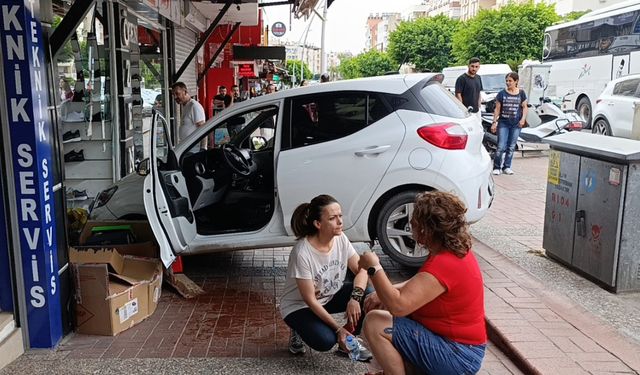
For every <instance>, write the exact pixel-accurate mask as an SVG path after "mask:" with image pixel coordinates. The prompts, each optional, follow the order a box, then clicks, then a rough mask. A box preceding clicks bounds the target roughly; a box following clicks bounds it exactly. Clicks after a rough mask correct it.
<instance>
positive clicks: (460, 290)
mask: <svg viewBox="0 0 640 375" xmlns="http://www.w3.org/2000/svg"><path fill="white" fill-rule="evenodd" d="M466 212H467V209H466V207H465V206H464V203H462V201H461V200H460V199H459V198H457V197H456V196H455V195H453V194H451V193H445V192H425V193H422V194H419V195H418V196H417V197H416V200H415V204H414V209H413V215H412V217H411V229H412V231H413V238H414V239H415V240H416V242H417V243H418V244H420V245H423V246H425V247H426V248H428V249H429V257H428V258H427V260H426V261H425V263H424V264H423V265H422V267H421V268H420V269H419V270H418V273H417V274H416V275H415V276H413V277H412V278H411V279H409V280H407V281H405V282H403V283H400V284H395V285H393V284H391V281H389V278H388V277H387V275H386V274H385V272H384V270H383V269H382V266H381V265H380V260H379V259H378V256H377V255H376V254H375V253H373V252H366V253H364V254H362V255H361V256H360V263H359V265H360V268H361V269H366V270H367V273H368V274H369V278H370V280H371V282H372V283H373V286H374V288H375V292H374V293H371V294H370V295H369V296H368V297H367V298H366V300H365V311H366V312H367V316H366V319H365V322H364V328H363V331H364V336H365V337H366V339H367V342H368V344H369V345H370V347H371V351H372V352H373V358H374V360H375V361H377V362H378V363H379V364H380V365H381V366H382V368H383V370H384V374H385V375H394V374H405V373H406V369H405V364H406V366H407V369H411V368H417V369H418V370H419V371H420V372H421V373H427V374H439V375H448V374H475V373H476V372H478V371H479V370H480V367H481V365H482V360H483V358H484V353H485V346H486V342H487V332H486V328H485V319H484V290H483V282H482V274H481V272H480V267H479V266H478V262H477V260H476V257H475V255H474V254H473V252H472V251H471V235H470V234H469V231H468V225H467V222H466V217H465V213H466Z"/></svg>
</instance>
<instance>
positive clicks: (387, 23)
mask: <svg viewBox="0 0 640 375" xmlns="http://www.w3.org/2000/svg"><path fill="white" fill-rule="evenodd" d="M400 21H402V15H401V14H400V13H379V14H375V15H373V14H370V15H369V17H367V26H366V44H365V48H366V50H372V49H375V50H378V51H386V49H387V46H388V44H389V34H390V33H391V32H393V31H394V30H395V29H396V28H398V25H399V24H400Z"/></svg>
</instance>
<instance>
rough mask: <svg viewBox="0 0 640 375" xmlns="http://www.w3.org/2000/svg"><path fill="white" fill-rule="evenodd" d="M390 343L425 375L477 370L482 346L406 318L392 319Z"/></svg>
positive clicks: (460, 373)
mask: <svg viewBox="0 0 640 375" xmlns="http://www.w3.org/2000/svg"><path fill="white" fill-rule="evenodd" d="M391 341H392V342H393V346H394V347H395V348H396V349H397V350H398V351H399V352H400V354H402V357H403V358H404V359H405V360H407V361H408V362H411V363H412V364H413V365H414V366H415V367H416V368H418V369H419V370H420V371H422V372H423V373H426V374H438V375H449V374H451V375H462V374H464V375H466V374H475V373H477V372H478V371H480V367H481V366H482V359H483V358H484V351H485V347H486V345H484V344H482V345H467V344H460V343H457V342H454V341H451V340H449V339H446V338H444V337H442V336H439V335H437V334H435V333H433V332H431V331H429V330H428V329H427V328H425V327H424V326H423V325H422V324H420V323H418V322H416V321H414V320H411V319H409V318H396V317H394V318H393V334H392V335H391Z"/></svg>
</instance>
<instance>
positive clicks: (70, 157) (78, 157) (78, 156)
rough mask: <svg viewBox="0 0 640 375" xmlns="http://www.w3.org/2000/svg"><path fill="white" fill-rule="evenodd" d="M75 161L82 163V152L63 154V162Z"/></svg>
mask: <svg viewBox="0 0 640 375" xmlns="http://www.w3.org/2000/svg"><path fill="white" fill-rule="evenodd" d="M76 161H84V150H80V151H78V152H76V150H71V151H69V152H67V153H66V154H64V162H65V163H71V162H76Z"/></svg>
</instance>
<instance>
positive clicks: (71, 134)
mask: <svg viewBox="0 0 640 375" xmlns="http://www.w3.org/2000/svg"><path fill="white" fill-rule="evenodd" d="M81 140H82V138H81V137H80V130H76V131H71V130H69V131H68V132H66V133H64V134H63V135H62V143H69V142H80V141H81Z"/></svg>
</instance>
